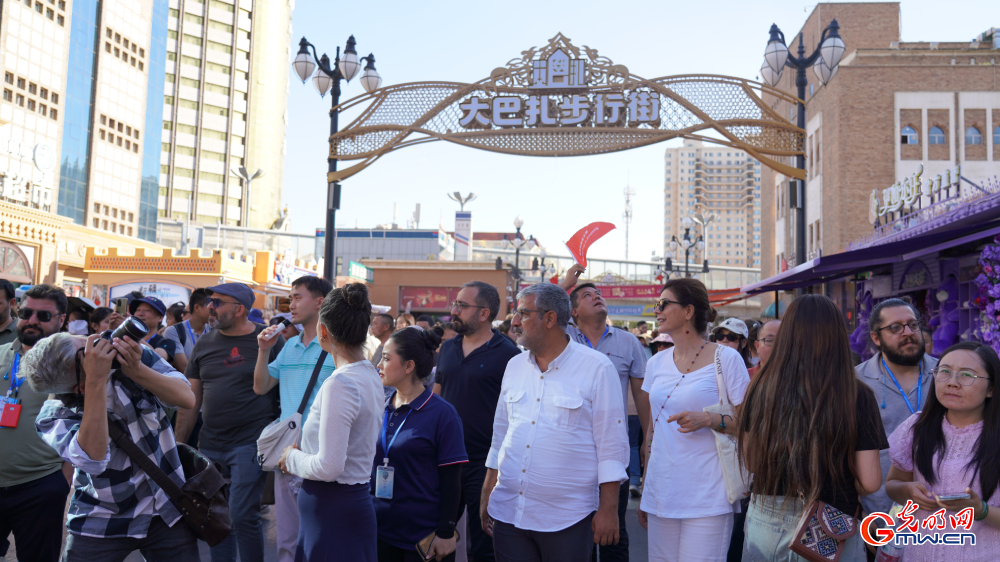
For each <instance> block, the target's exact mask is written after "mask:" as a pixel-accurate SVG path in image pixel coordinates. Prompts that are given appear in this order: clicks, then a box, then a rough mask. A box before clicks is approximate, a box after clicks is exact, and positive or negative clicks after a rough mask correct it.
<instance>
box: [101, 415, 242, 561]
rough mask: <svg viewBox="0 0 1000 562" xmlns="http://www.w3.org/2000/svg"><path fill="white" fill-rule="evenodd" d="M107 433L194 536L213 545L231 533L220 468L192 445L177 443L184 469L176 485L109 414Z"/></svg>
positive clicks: (227, 494) (227, 493) (227, 490)
mask: <svg viewBox="0 0 1000 562" xmlns="http://www.w3.org/2000/svg"><path fill="white" fill-rule="evenodd" d="M108 435H110V436H111V439H112V440H113V441H114V442H115V444H116V445H118V446H119V447H120V448H121V449H122V450H123V451H125V454H127V455H128V456H129V458H131V459H132V460H133V461H134V462H135V464H137V465H138V466H139V468H141V469H142V470H143V472H145V473H146V474H147V475H148V476H149V477H150V478H152V479H153V482H155V483H156V485H157V486H159V487H160V488H161V489H162V490H163V491H164V492H166V494H167V496H168V497H169V498H170V501H171V502H172V503H173V504H174V506H176V507H177V509H178V510H179V511H180V512H181V516H183V517H184V521H185V522H186V523H187V524H188V525H190V526H191V529H192V530H193V531H194V534H195V536H197V537H198V538H199V539H201V540H203V541H205V542H207V543H208V546H216V545H218V544H219V543H221V542H222V541H223V540H224V539H225V538H226V537H228V536H229V535H230V533H232V524H231V522H230V520H229V483H228V482H226V479H225V478H224V477H223V476H222V471H221V467H220V466H219V464H218V463H213V462H212V461H211V460H209V458H208V457H206V456H205V455H203V454H201V453H200V452H198V450H197V449H195V448H194V447H191V446H188V445H185V444H183V443H178V444H177V455H178V456H179V457H180V461H181V467H182V468H183V469H184V480H185V482H184V485H183V486H178V485H177V484H176V483H175V482H174V481H173V480H171V479H170V478H169V477H168V476H167V474H166V473H165V472H163V470H161V469H160V467H158V466H156V464H155V463H153V461H151V460H150V459H149V457H147V456H146V454H145V453H143V452H142V450H141V449H139V447H138V446H137V445H136V444H135V443H134V442H133V441H132V438H131V437H130V436H129V435H128V434H127V433H125V430H124V429H122V427H121V425H119V424H118V422H117V421H115V420H114V418H112V417H111V415H110V414H109V415H108Z"/></svg>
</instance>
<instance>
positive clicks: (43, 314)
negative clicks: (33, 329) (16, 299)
mask: <svg viewBox="0 0 1000 562" xmlns="http://www.w3.org/2000/svg"><path fill="white" fill-rule="evenodd" d="M55 314H56V313H54V312H50V311H48V310H33V309H30V308H22V309H21V310H18V311H17V317H18V318H20V319H21V320H31V317H32V316H37V317H38V321H39V322H48V321H50V320H52V317H53V316H55Z"/></svg>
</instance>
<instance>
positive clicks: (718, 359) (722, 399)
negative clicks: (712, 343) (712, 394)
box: [715, 344, 729, 406]
mask: <svg viewBox="0 0 1000 562" xmlns="http://www.w3.org/2000/svg"><path fill="white" fill-rule="evenodd" d="M715 384H716V386H718V387H719V404H722V405H723V406H725V405H728V404H729V396H728V395H727V393H726V381H725V380H724V379H723V378H722V346H721V345H718V344H716V348H715Z"/></svg>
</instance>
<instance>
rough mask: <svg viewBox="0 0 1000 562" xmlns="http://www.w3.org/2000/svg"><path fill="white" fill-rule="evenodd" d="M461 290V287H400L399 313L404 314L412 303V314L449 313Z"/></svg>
mask: <svg viewBox="0 0 1000 562" xmlns="http://www.w3.org/2000/svg"><path fill="white" fill-rule="evenodd" d="M461 290H462V288H461V287H400V288H399V311H400V312H403V311H404V310H406V305H407V304H408V303H411V304H410V312H414V311H423V312H430V311H438V312H447V311H449V310H451V303H453V302H455V300H457V299H458V292H459V291H461Z"/></svg>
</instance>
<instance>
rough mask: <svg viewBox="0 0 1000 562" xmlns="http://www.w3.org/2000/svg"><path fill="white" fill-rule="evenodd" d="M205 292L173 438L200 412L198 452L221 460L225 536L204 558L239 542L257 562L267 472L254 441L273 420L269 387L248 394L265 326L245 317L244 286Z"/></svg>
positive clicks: (217, 557) (247, 293)
mask: <svg viewBox="0 0 1000 562" xmlns="http://www.w3.org/2000/svg"><path fill="white" fill-rule="evenodd" d="M205 293H206V295H207V297H208V298H207V299H206V302H207V303H208V310H209V319H208V322H209V325H210V326H211V327H212V331H211V332H209V333H207V334H205V335H203V336H201V337H200V338H198V343H197V344H195V346H194V349H193V350H192V351H191V358H190V360H189V361H188V366H187V369H186V370H185V372H184V375H185V376H186V377H187V378H188V379H189V380H190V381H191V390H192V391H193V392H194V395H195V405H194V408H191V409H184V408H179V409H178V415H177V431H176V435H177V442H179V443H184V442H186V441H187V438H188V435H189V434H190V433H191V429H192V428H193V427H194V424H195V421H196V420H197V418H198V411H199V410H201V412H202V423H203V424H202V428H201V434H200V435H199V437H198V445H199V449H200V450H201V452H202V453H203V454H204V455H205V456H206V457H208V458H210V459H212V460H213V461H215V462H218V463H219V464H221V465H222V473H223V476H225V477H226V478H230V479H231V483H230V486H229V514H230V518H231V519H232V523H233V533H232V534H231V535H229V536H228V537H227V538H226V539H225V540H224V541H222V543H220V544H219V545H217V546H214V547H212V561H213V562H235V561H236V552H237V547H239V557H240V560H242V561H243V562H263V560H264V534H263V530H262V528H261V522H260V501H261V497H262V496H263V494H264V481H265V480H266V476H267V475H266V474H265V473H264V472H263V471H262V470H261V469H260V465H259V464H257V438H258V437H260V432H261V430H263V429H264V427H266V426H267V424H269V423H271V421H272V420H274V419H275V417H277V412H276V411H275V405H276V397H275V392H274V390H273V389H272V390H271V391H269V392H267V393H265V394H263V395H258V394H257V393H255V392H254V366H255V364H256V362H257V354H258V350H259V349H260V346H259V344H258V343H257V336H258V335H259V334H260V333H261V332H262V331H263V330H264V329H265V327H264V326H261V325H259V324H255V323H253V322H251V321H250V320H249V319H248V318H247V317H248V315H249V314H250V309H251V308H252V307H253V302H254V293H253V290H251V289H250V287H248V286H246V285H244V284H242V283H225V284H222V285H216V286H215V287H209V288H208V289H206V290H205ZM275 339H276V340H277V342H276V343H275V344H274V347H272V348H271V352H270V355H269V358H268V359H269V361H274V359H275V358H276V357H277V356H278V353H279V352H281V349H282V347H284V345H285V340H284V338H282V337H281V336H280V335H278V336H275ZM203 406H204V407H203Z"/></svg>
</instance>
